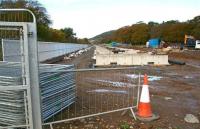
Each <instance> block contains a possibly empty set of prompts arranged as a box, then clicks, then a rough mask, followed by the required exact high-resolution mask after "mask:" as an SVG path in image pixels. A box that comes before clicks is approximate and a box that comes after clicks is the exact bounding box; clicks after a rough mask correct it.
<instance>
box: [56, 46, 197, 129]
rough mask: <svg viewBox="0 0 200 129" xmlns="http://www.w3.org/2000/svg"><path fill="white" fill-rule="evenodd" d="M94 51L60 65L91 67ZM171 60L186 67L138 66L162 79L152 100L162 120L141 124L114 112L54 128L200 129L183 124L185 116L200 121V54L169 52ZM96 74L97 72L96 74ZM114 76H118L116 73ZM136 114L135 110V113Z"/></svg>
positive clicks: (153, 89)
mask: <svg viewBox="0 0 200 129" xmlns="http://www.w3.org/2000/svg"><path fill="white" fill-rule="evenodd" d="M93 51H94V50H93V49H91V50H90V51H88V52H86V53H84V54H82V55H80V56H78V57H76V58H74V59H71V60H62V61H60V62H57V63H60V64H75V65H76V68H91V67H92V64H93V63H94V60H92V56H93V53H94V52H93ZM169 59H175V60H181V61H185V62H186V65H169V66H137V68H138V69H140V68H143V70H141V73H142V74H144V73H147V74H148V75H152V74H153V75H156V76H160V77H162V78H161V80H157V81H151V82H149V85H150V97H151V105H152V109H153V112H155V113H157V114H159V115H160V119H158V120H156V121H152V122H141V121H139V120H134V119H133V118H132V117H130V112H127V113H126V114H124V113H122V112H115V113H110V114H106V115H100V116H96V117H90V118H85V119H83V120H75V121H71V122H64V123H61V124H56V125H54V128H55V129H98V128H99V129H120V128H124V129H129V128H130V129H200V124H192V123H187V122H185V121H184V117H185V116H186V114H193V115H194V116H196V117H197V118H198V119H200V92H199V91H200V68H199V65H200V51H192V50H187V51H183V52H171V53H169ZM94 72H95V71H94ZM113 74H115V73H113ZM135 112H136V110H135Z"/></svg>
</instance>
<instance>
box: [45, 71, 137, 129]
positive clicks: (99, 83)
mask: <svg viewBox="0 0 200 129" xmlns="http://www.w3.org/2000/svg"><path fill="white" fill-rule="evenodd" d="M59 72H62V73H74V74H75V78H76V88H75V99H74V98H73V97H72V99H74V100H75V102H74V103H73V104H71V105H70V106H68V107H65V105H64V103H62V104H59V105H57V106H58V107H60V108H63V110H61V111H60V112H59V113H58V114H55V115H54V116H53V117H51V118H50V119H48V120H47V121H44V124H43V125H44V127H51V129H53V128H57V127H58V126H59V127H60V128H62V127H61V126H60V125H59V124H61V123H62V124H63V122H68V121H73V120H78V119H82V118H87V117H93V116H97V115H102V114H107V113H112V112H117V111H123V110H130V111H131V112H132V114H133V116H134V117H135V114H134V109H135V108H136V107H137V104H138V99H139V97H138V96H139V91H138V90H139V87H138V86H139V85H140V75H139V70H137V69H135V68H97V69H75V70H62V71H59ZM44 73H45V72H44ZM46 73H47V74H49V73H54V71H53V70H51V71H46ZM69 82H70V81H68V83H69ZM67 93H68V92H67ZM71 93H73V92H72V91H70V93H69V96H68V97H69V98H71V96H70V94H71ZM64 96H65V93H63V94H60V100H59V99H58V98H56V97H52V98H51V99H52V100H54V101H62V99H63V98H64ZM69 98H68V99H69ZM68 126H69V124H68V125H67V124H66V125H64V126H63V127H65V128H66V127H68ZM69 128H70V127H69Z"/></svg>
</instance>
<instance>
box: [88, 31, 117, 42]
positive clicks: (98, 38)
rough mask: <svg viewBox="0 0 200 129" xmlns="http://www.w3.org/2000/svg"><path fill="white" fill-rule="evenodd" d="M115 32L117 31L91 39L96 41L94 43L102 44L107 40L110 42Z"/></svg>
mask: <svg viewBox="0 0 200 129" xmlns="http://www.w3.org/2000/svg"><path fill="white" fill-rule="evenodd" d="M114 32H115V30H110V31H107V32H104V33H101V34H99V35H97V36H95V37H93V38H91V39H90V41H94V43H102V42H105V40H107V39H108V40H109V39H111V38H112V36H113V33H114Z"/></svg>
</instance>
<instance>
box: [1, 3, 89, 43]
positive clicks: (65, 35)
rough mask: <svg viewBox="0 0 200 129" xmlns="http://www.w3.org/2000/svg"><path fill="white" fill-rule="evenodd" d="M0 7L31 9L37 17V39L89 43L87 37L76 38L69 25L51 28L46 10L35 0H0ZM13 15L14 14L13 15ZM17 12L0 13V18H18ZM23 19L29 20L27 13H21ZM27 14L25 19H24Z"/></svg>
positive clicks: (50, 21)
mask: <svg viewBox="0 0 200 129" xmlns="http://www.w3.org/2000/svg"><path fill="white" fill-rule="evenodd" d="M0 8H26V9H29V10H31V11H32V12H33V13H34V15H35V16H36V19H37V35H38V40H39V41H48V42H71V43H89V41H88V39H87V38H83V39H80V38H77V37H76V33H75V32H74V31H73V29H72V28H70V27H65V28H63V29H54V28H51V27H50V25H51V24H52V20H51V19H50V16H49V14H48V12H47V10H46V8H45V7H44V6H43V5H42V4H40V3H39V2H38V1H37V0H1V1H0ZM13 15H16V16H15V17H14V16H13ZM18 15H19V14H15V13H12V14H10V15H9V14H8V13H7V14H1V18H5V17H6V16H7V17H8V19H10V18H12V17H11V16H13V19H14V20H19V19H17V18H19V16H18ZM21 15H24V16H21V17H23V18H24V20H27V21H28V20H29V19H28V18H30V17H29V16H27V14H21ZM25 16H27V19H25Z"/></svg>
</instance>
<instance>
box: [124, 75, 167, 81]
mask: <svg viewBox="0 0 200 129" xmlns="http://www.w3.org/2000/svg"><path fill="white" fill-rule="evenodd" d="M126 76H127V77H129V78H131V79H136V78H138V77H139V75H137V74H126ZM141 77H142V78H143V77H144V75H141ZM162 78H163V77H161V76H148V81H159V80H161V79H162Z"/></svg>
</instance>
